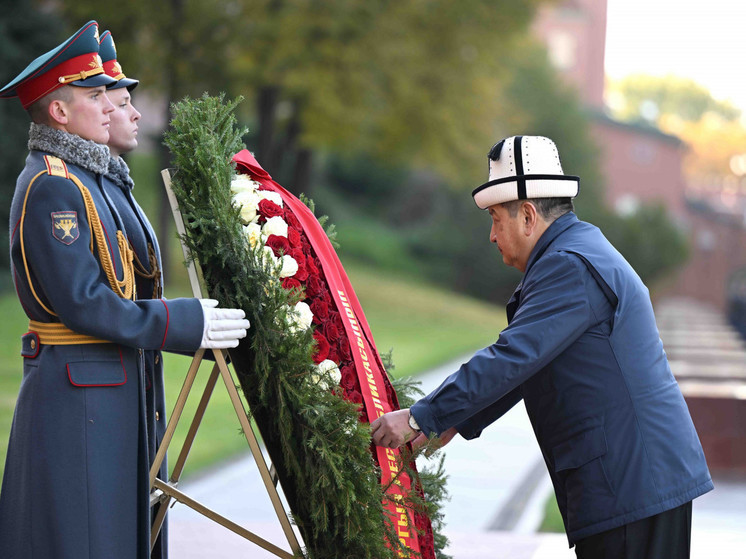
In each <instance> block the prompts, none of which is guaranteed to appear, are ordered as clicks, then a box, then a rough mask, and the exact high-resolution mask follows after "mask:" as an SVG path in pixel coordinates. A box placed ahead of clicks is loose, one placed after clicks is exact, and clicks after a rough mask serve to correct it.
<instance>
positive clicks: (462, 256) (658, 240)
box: [0, 0, 687, 302]
mask: <svg viewBox="0 0 746 559" xmlns="http://www.w3.org/2000/svg"><path fill="white" fill-rule="evenodd" d="M539 3H540V0H520V1H519V0H492V1H490V2H487V1H484V0H460V1H459V2H452V1H450V0H397V1H389V0H228V1H223V0H166V1H163V2H152V1H146V0H131V1H128V2H125V3H110V4H106V3H101V2H93V1H91V0H77V1H76V2H62V1H59V0H44V1H41V0H40V1H31V0H19V1H14V2H12V3H11V5H9V6H6V7H5V9H4V10H3V14H2V15H1V16H0V30H2V33H0V47H1V48H2V50H1V52H0V58H1V59H2V60H3V65H2V67H1V68H0V75H1V76H2V77H4V78H5V81H4V82H3V83H7V82H8V81H9V80H10V79H12V78H13V77H14V76H15V75H16V74H17V73H18V72H20V70H22V69H23V67H24V66H25V64H27V63H28V62H29V61H30V60H31V59H32V58H33V57H36V56H38V55H39V54H40V53H42V52H44V51H46V50H49V49H51V48H53V47H54V46H55V45H57V44H58V43H59V42H60V40H62V39H64V37H66V36H69V34H70V33H72V32H73V31H74V30H75V29H77V28H78V27H80V25H82V24H83V23H84V22H86V21H88V20H90V19H96V20H97V21H98V22H99V25H100V29H101V30H102V31H103V30H105V29H109V30H111V31H112V34H113V36H114V38H115V40H116V45H117V49H118V59H119V61H120V62H121V63H122V65H123V67H124V70H125V73H126V74H127V75H128V76H131V77H136V78H139V79H140V80H141V85H140V86H139V87H138V89H137V90H136V91H135V94H134V102H135V105H136V106H137V104H138V97H139V96H147V97H148V98H149V99H151V100H154V101H155V105H154V106H156V107H161V111H162V112H164V113H165V112H166V110H167V107H168V106H169V104H170V102H171V101H173V100H176V99H179V98H181V97H183V96H185V95H190V96H199V95H201V94H202V92H204V91H207V92H209V93H211V94H216V93H219V92H221V91H225V92H227V93H228V95H230V96H235V95H239V94H240V95H244V96H245V97H246V98H247V102H244V103H243V104H242V105H241V106H240V107H239V111H240V115H239V117H240V119H241V120H242V121H243V124H246V125H248V126H249V128H250V131H251V132H250V134H249V135H248V136H247V137H246V138H245V141H246V144H247V146H248V147H249V149H251V150H252V151H253V152H254V153H255V154H256V156H257V158H258V159H259V161H260V162H261V163H262V165H263V166H264V167H265V168H266V169H267V170H268V171H269V172H270V173H271V174H272V175H273V177H274V178H275V179H276V180H277V181H278V182H280V183H281V184H283V185H284V186H286V187H287V188H288V189H289V190H291V191H293V192H295V193H296V194H297V193H299V192H306V193H308V194H310V196H311V197H313V198H314V199H315V200H316V202H317V206H318V208H319V210H320V212H321V213H326V214H328V215H329V216H330V217H331V219H332V221H333V222H334V223H336V224H337V227H338V229H339V231H340V235H339V240H340V242H341V245H342V248H341V251H340V254H341V256H342V258H343V260H345V259H347V260H349V261H352V260H355V261H359V262H361V263H365V264H372V265H374V266H375V267H377V268H379V269H382V270H390V271H391V272H393V273H396V274H400V275H406V276H410V277H413V278H418V277H419V278H423V279H427V280H428V281H434V282H437V283H440V284H442V285H444V286H447V287H449V288H451V289H454V290H458V291H462V292H465V293H470V294H474V295H476V296H478V297H481V298H484V299H488V300H492V301H497V302H504V301H505V300H506V298H507V297H508V296H509V294H510V292H511V291H512V289H513V287H514V286H515V285H516V283H517V282H518V280H519V274H518V272H516V271H515V270H513V269H511V268H507V267H505V266H504V265H503V264H502V262H501V259H500V257H499V253H497V251H496V249H495V247H494V246H492V245H491V244H490V243H489V241H488V233H489V219H488V217H487V216H486V214H484V212H481V211H479V210H478V209H477V208H476V207H475V205H474V203H473V201H472V199H471V195H470V194H471V190H472V189H473V188H474V187H476V186H478V185H479V184H481V183H482V182H484V180H486V176H487V164H486V163H487V162H486V154H487V152H488V151H489V148H490V146H492V145H493V144H494V143H495V142H496V141H498V140H499V139H501V138H502V137H505V136H509V135H513V134H539V135H546V136H548V137H550V138H552V139H554V140H555V142H556V143H557V145H558V147H559V151H560V153H561V155H562V160H563V167H564V170H565V173H567V174H574V175H580V176H581V194H580V196H579V197H578V199H577V200H576V209H577V212H578V214H579V216H580V218H581V219H585V220H587V221H590V222H592V223H595V224H596V225H598V226H599V227H601V229H602V230H603V231H604V232H605V233H606V234H607V236H608V237H609V238H610V240H611V241H612V242H613V243H614V244H615V246H617V248H618V249H619V250H620V251H621V252H622V253H623V254H624V255H625V257H626V258H627V259H628V260H629V261H630V262H631V263H632V265H633V266H635V268H636V269H637V270H638V272H640V274H641V276H642V277H643V280H645V281H646V282H648V283H650V282H654V281H656V280H658V279H659V278H661V277H663V276H664V275H665V274H666V273H667V272H669V271H670V270H671V269H672V268H675V267H676V266H677V265H678V264H680V263H681V262H683V260H684V258H685V256H686V250H687V249H686V243H685V241H684V237H683V235H682V234H681V233H680V232H679V231H678V229H677V228H676V227H675V226H674V225H673V224H672V223H671V221H670V220H669V219H668V217H667V214H666V212H665V210H664V209H663V208H646V209H644V210H643V211H641V212H639V213H638V214H635V215H633V216H627V217H622V216H618V215H615V214H612V213H610V212H609V211H608V210H607V209H606V208H604V207H603V206H602V203H601V200H602V193H603V188H604V184H603V181H602V179H601V174H600V172H599V168H598V153H597V148H596V146H594V145H593V142H592V140H591V139H590V136H589V132H588V116H587V115H586V114H585V113H584V110H583V109H582V106H581V103H580V100H579V99H578V98H577V96H576V95H575V93H574V92H573V91H571V90H570V89H568V88H567V87H566V86H564V85H563V84H562V82H561V81H560V80H559V78H558V77H557V76H556V75H555V74H554V71H553V70H552V68H551V66H550V64H549V62H548V60H547V55H546V52H545V50H544V48H543V47H542V46H540V45H539V44H538V43H537V42H536V41H535V39H533V38H532V37H531V35H530V33H529V30H528V26H529V24H530V22H531V20H532V18H533V16H534V13H535V10H536V8H537V6H538V5H539ZM26 122H27V119H26V115H25V114H24V112H23V111H22V110H21V109H20V106H19V105H18V104H17V102H4V103H2V104H0V126H2V129H3V131H4V134H3V136H2V138H1V139H0V141H2V142H3V147H4V148H5V149H4V152H3V158H2V162H1V163H0V173H1V178H2V180H1V181H0V188H2V189H3V192H2V196H3V197H4V198H5V199H6V200H7V201H8V202H9V200H10V198H11V196H12V190H13V186H14V184H15V178H16V176H17V174H18V172H19V171H20V170H21V168H22V165H23V157H24V154H25V151H26V148H25V143H26V127H27V124H26ZM156 146H160V140H158V141H157V142H156ZM129 161H130V166H131V167H132V169H133V174H136V175H137V176H138V177H139V178H138V182H137V195H138V199H139V200H140V201H141V204H142V205H143V206H144V207H145V209H146V211H147V213H148V214H149V215H150V217H151V220H152V221H153V222H154V223H155V224H156V225H157V228H158V229H159V231H160V235H161V237H162V238H164V236H170V237H171V238H173V233H172V229H171V227H172V225H171V216H170V212H169V210H168V207H167V203H166V201H165V197H164V195H163V189H162V186H161V184H160V179H159V176H158V174H157V173H156V172H153V171H155V170H157V169H159V168H162V167H165V166H167V165H168V161H169V155H168V153H166V152H165V150H164V148H162V147H160V148H158V147H157V148H156V152H154V153H150V154H148V153H146V152H144V150H142V149H141V150H139V151H138V152H136V153H135V154H133V155H132V156H131V158H130V159H129ZM145 169H147V170H148V172H144V170H145ZM8 205H9V204H8V203H6V204H3V208H4V210H5V211H7V206H8ZM162 245H163V246H164V248H165V249H166V252H167V253H168V252H169V243H162ZM6 247H7V238H6V240H5V241H4V242H3V243H2V250H3V254H2V257H3V259H4V261H5V262H6V263H7V248H6ZM171 247H173V244H171ZM180 260H181V255H180V254H175V255H172V257H171V258H170V259H169V255H168V254H166V261H167V262H169V261H170V262H172V263H173V264H176V263H177V262H180ZM5 268H6V269H7V264H6V266H5ZM5 285H8V282H7V279H6V281H5Z"/></svg>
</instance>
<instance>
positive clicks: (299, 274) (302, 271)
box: [293, 264, 308, 281]
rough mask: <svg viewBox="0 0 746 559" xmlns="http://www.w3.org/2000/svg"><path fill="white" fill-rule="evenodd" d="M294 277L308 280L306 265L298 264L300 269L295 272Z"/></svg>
mask: <svg viewBox="0 0 746 559" xmlns="http://www.w3.org/2000/svg"><path fill="white" fill-rule="evenodd" d="M293 277H294V278H295V279H297V280H298V281H306V280H307V279H308V270H306V267H305V266H301V265H300V264H298V271H297V272H295V276H293Z"/></svg>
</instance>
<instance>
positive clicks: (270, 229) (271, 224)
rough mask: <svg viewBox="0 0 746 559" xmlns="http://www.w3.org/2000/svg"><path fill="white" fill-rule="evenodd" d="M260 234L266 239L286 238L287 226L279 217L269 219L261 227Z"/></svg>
mask: <svg viewBox="0 0 746 559" xmlns="http://www.w3.org/2000/svg"><path fill="white" fill-rule="evenodd" d="M262 233H264V234H265V235H266V236H267V237H269V236H270V235H279V236H280V237H287V236H288V224H287V223H285V220H284V219H282V218H281V217H280V216H275V217H270V218H269V219H268V220H267V222H266V223H265V224H264V226H263V227H262Z"/></svg>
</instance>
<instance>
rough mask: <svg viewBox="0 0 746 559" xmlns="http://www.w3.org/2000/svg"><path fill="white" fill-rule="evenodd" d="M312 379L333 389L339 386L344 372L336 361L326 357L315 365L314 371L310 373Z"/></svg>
mask: <svg viewBox="0 0 746 559" xmlns="http://www.w3.org/2000/svg"><path fill="white" fill-rule="evenodd" d="M310 380H311V382H312V383H314V384H322V385H323V386H324V388H327V389H329V390H331V389H333V388H336V387H337V386H339V383H340V382H342V372H341V371H340V370H339V366H338V365H337V364H336V363H335V362H334V361H332V360H331V359H324V360H323V361H322V362H321V363H319V364H318V365H316V366H315V367H314V371H313V372H312V373H311V375H310Z"/></svg>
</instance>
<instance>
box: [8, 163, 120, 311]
mask: <svg viewBox="0 0 746 559" xmlns="http://www.w3.org/2000/svg"><path fill="white" fill-rule="evenodd" d="M46 157H49V156H46ZM55 159H57V158H55ZM58 161H59V162H60V163H62V161H61V160H58ZM48 168H49V166H48ZM61 168H63V169H64V170H65V171H64V173H65V174H62V175H58V176H66V177H67V178H69V179H70V180H72V181H73V183H75V185H76V186H77V187H78V190H80V193H81V195H82V196H83V202H84V204H85V210H86V217H87V219H88V224H89V226H90V228H91V252H93V244H94V242H95V244H96V250H97V252H98V258H99V262H100V263H101V267H102V268H103V270H104V273H105V274H106V279H107V280H108V281H109V286H110V287H111V289H112V291H114V293H116V294H117V295H118V296H119V297H121V298H122V299H130V300H134V299H135V266H134V264H133V258H134V251H133V250H132V249H131V248H130V245H129V242H127V238H126V237H125V236H124V233H122V231H120V230H117V247H118V249H119V256H120V259H121V261H122V267H123V268H124V274H123V276H122V278H123V279H122V280H121V281H120V280H118V279H117V276H116V272H115V271H114V263H113V261H112V257H111V254H110V253H109V248H108V246H107V243H106V236H105V235H104V230H103V227H102V225H101V220H100V219H99V216H98V211H97V210H96V204H95V203H94V202H93V197H92V196H91V193H90V191H89V190H88V188H86V187H85V185H84V184H83V183H82V182H81V181H80V179H79V178H78V177H76V176H75V175H73V174H71V173H69V172H67V168H66V166H65V165H64V163H62V165H61ZM45 173H49V171H48V170H45V171H41V172H39V173H38V174H37V175H36V176H35V177H34V178H33V179H31V182H30V183H29V185H28V188H27V189H26V196H25V197H24V200H23V210H22V213H21V224H20V231H19V237H20V241H21V255H22V257H23V266H24V269H25V271H26V279H27V280H28V283H29V288H30V289H31V293H33V295H34V298H35V299H36V301H37V302H38V303H39V305H41V307H42V308H43V309H44V310H45V311H47V312H48V313H49V314H51V315H52V316H57V313H55V312H54V311H53V310H52V309H50V308H48V307H47V306H46V305H45V304H44V303H43V302H42V301H41V299H40V297H39V296H38V295H37V293H36V290H35V289H34V285H33V283H32V281H31V273H30V271H29V267H28V261H27V260H26V247H25V245H24V242H23V225H24V221H25V217H26V205H27V203H28V197H29V193H30V192H31V186H32V185H33V184H34V182H35V181H36V179H37V178H39V176H41V175H43V174H45ZM51 174H54V175H56V173H51Z"/></svg>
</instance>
